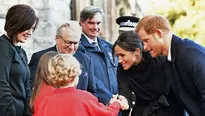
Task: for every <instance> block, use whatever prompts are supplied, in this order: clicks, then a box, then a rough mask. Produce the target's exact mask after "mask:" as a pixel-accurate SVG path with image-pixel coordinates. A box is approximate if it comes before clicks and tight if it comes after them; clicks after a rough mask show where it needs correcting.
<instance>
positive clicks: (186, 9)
mask: <svg viewBox="0 0 205 116" xmlns="http://www.w3.org/2000/svg"><path fill="white" fill-rule="evenodd" d="M14 4H28V5H30V6H31V7H33V8H34V9H35V11H36V13H37V15H38V16H39V18H40V23H39V26H38V28H37V30H36V31H35V32H34V34H33V35H32V38H31V39H29V40H28V42H27V43H26V44H23V45H22V47H23V48H25V50H26V52H27V54H28V58H29V59H30V56H31V55H32V53H33V52H36V51H38V50H41V49H45V48H48V47H51V46H53V45H54V44H55V33H56V29H57V27H58V25H59V24H62V23H65V22H66V21H68V20H77V21H79V14H80V11H81V10H82V9H83V8H84V7H86V6H90V5H93V6H98V7H100V8H102V9H103V10H104V13H105V16H104V17H103V22H102V27H101V34H100V35H101V36H102V37H103V38H104V39H105V40H107V41H110V42H111V43H112V42H114V41H115V40H116V39H117V37H118V28H119V26H118V25H117V24H116V21H115V20H116V19H117V18H118V17H119V16H123V15H129V16H135V17H139V18H141V17H142V16H143V15H145V14H152V13H158V14H162V15H164V16H166V17H167V18H168V19H169V21H170V23H171V28H172V31H173V32H174V33H175V34H177V35H179V36H181V37H183V38H190V39H192V40H194V41H196V42H197V43H199V44H201V45H203V46H205V32H204V31H205V26H203V24H205V0H0V35H1V34H3V33H4V23H5V15H6V12H7V11H8V9H9V8H10V7H11V6H12V5H14Z"/></svg>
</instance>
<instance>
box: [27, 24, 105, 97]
mask: <svg viewBox="0 0 205 116" xmlns="http://www.w3.org/2000/svg"><path fill="white" fill-rule="evenodd" d="M81 32H82V28H81V27H80V25H79V23H78V22H76V21H70V22H68V23H65V24H62V25H61V26H60V27H59V28H58V29H57V32H56V39H55V40H56V45H55V46H53V47H50V48H47V49H44V50H41V51H38V52H36V53H34V54H33V55H32V57H31V60H30V63H29V68H30V71H31V81H32V85H33V82H34V78H35V74H36V69H37V65H38V62H39V59H40V57H41V56H42V55H43V54H44V53H46V52H48V51H56V52H59V53H64V54H71V55H74V57H75V58H76V59H77V60H78V61H79V62H80V64H81V66H82V74H81V75H80V77H79V83H78V86H77V88H78V89H81V90H87V91H89V92H91V93H92V94H93V95H95V96H96V92H97V89H96V80H95V77H94V74H93V66H92V62H91V59H90V58H89V57H88V56H87V55H85V54H84V53H82V52H77V51H76V50H77V49H78V44H79V40H80V37H81ZM102 90H103V89H102Z"/></svg>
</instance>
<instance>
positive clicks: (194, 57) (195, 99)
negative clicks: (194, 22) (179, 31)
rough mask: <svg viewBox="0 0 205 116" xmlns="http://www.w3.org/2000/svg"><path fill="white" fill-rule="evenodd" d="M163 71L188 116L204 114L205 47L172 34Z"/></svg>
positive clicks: (203, 115) (202, 115)
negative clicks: (169, 57) (169, 55)
mask: <svg viewBox="0 0 205 116" xmlns="http://www.w3.org/2000/svg"><path fill="white" fill-rule="evenodd" d="M171 62H172V63H169V62H167V65H166V68H165V71H166V74H167V76H169V79H170V82H172V85H173V86H172V87H173V88H174V89H173V90H174V92H175V93H176V95H177V97H178V98H179V99H180V100H181V102H182V104H184V106H185V108H186V110H187V112H188V113H189V115H190V116H205V48H204V47H202V46H200V45H199V44H196V43H195V42H193V41H191V40H188V39H184V40H182V39H181V38H179V37H177V36H175V35H173V37H172V42H171Z"/></svg>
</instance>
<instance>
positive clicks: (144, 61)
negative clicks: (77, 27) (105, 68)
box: [113, 32, 184, 116]
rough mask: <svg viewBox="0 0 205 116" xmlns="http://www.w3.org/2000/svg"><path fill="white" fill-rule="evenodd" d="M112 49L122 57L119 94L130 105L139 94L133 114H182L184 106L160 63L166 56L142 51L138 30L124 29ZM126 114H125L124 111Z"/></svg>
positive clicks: (164, 115)
mask: <svg viewBox="0 0 205 116" xmlns="http://www.w3.org/2000/svg"><path fill="white" fill-rule="evenodd" d="M113 51H115V53H116V55H117V56H118V59H119V61H118V62H119V66H118V70H117V78H118V86H119V94H120V95H123V96H125V98H126V99H127V101H128V103H129V104H131V99H132V92H134V94H135V96H136V101H135V105H134V108H133V110H132V112H131V116H183V115H184V114H183V113H184V109H183V108H182V107H181V104H180V103H179V102H178V101H177V98H176V97H175V95H174V94H173V92H172V90H171V88H170V87H169V83H168V81H167V79H166V77H165V75H164V72H163V70H162V69H161V65H163V63H164V62H165V61H166V58H165V57H163V56H161V57H158V58H155V59H154V58H152V57H151V55H150V54H149V52H146V51H143V45H142V43H141V41H140V39H139V37H138V35H137V34H136V33H133V32H124V33H122V34H120V36H119V37H118V40H117V41H116V42H115V44H114V47H113ZM124 115H125V114H124Z"/></svg>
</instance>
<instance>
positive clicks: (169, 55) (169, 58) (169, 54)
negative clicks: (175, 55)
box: [167, 44, 172, 62]
mask: <svg viewBox="0 0 205 116" xmlns="http://www.w3.org/2000/svg"><path fill="white" fill-rule="evenodd" d="M167 60H168V61H170V62H171V61H172V56H171V44H170V46H169V51H168V56H167Z"/></svg>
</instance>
